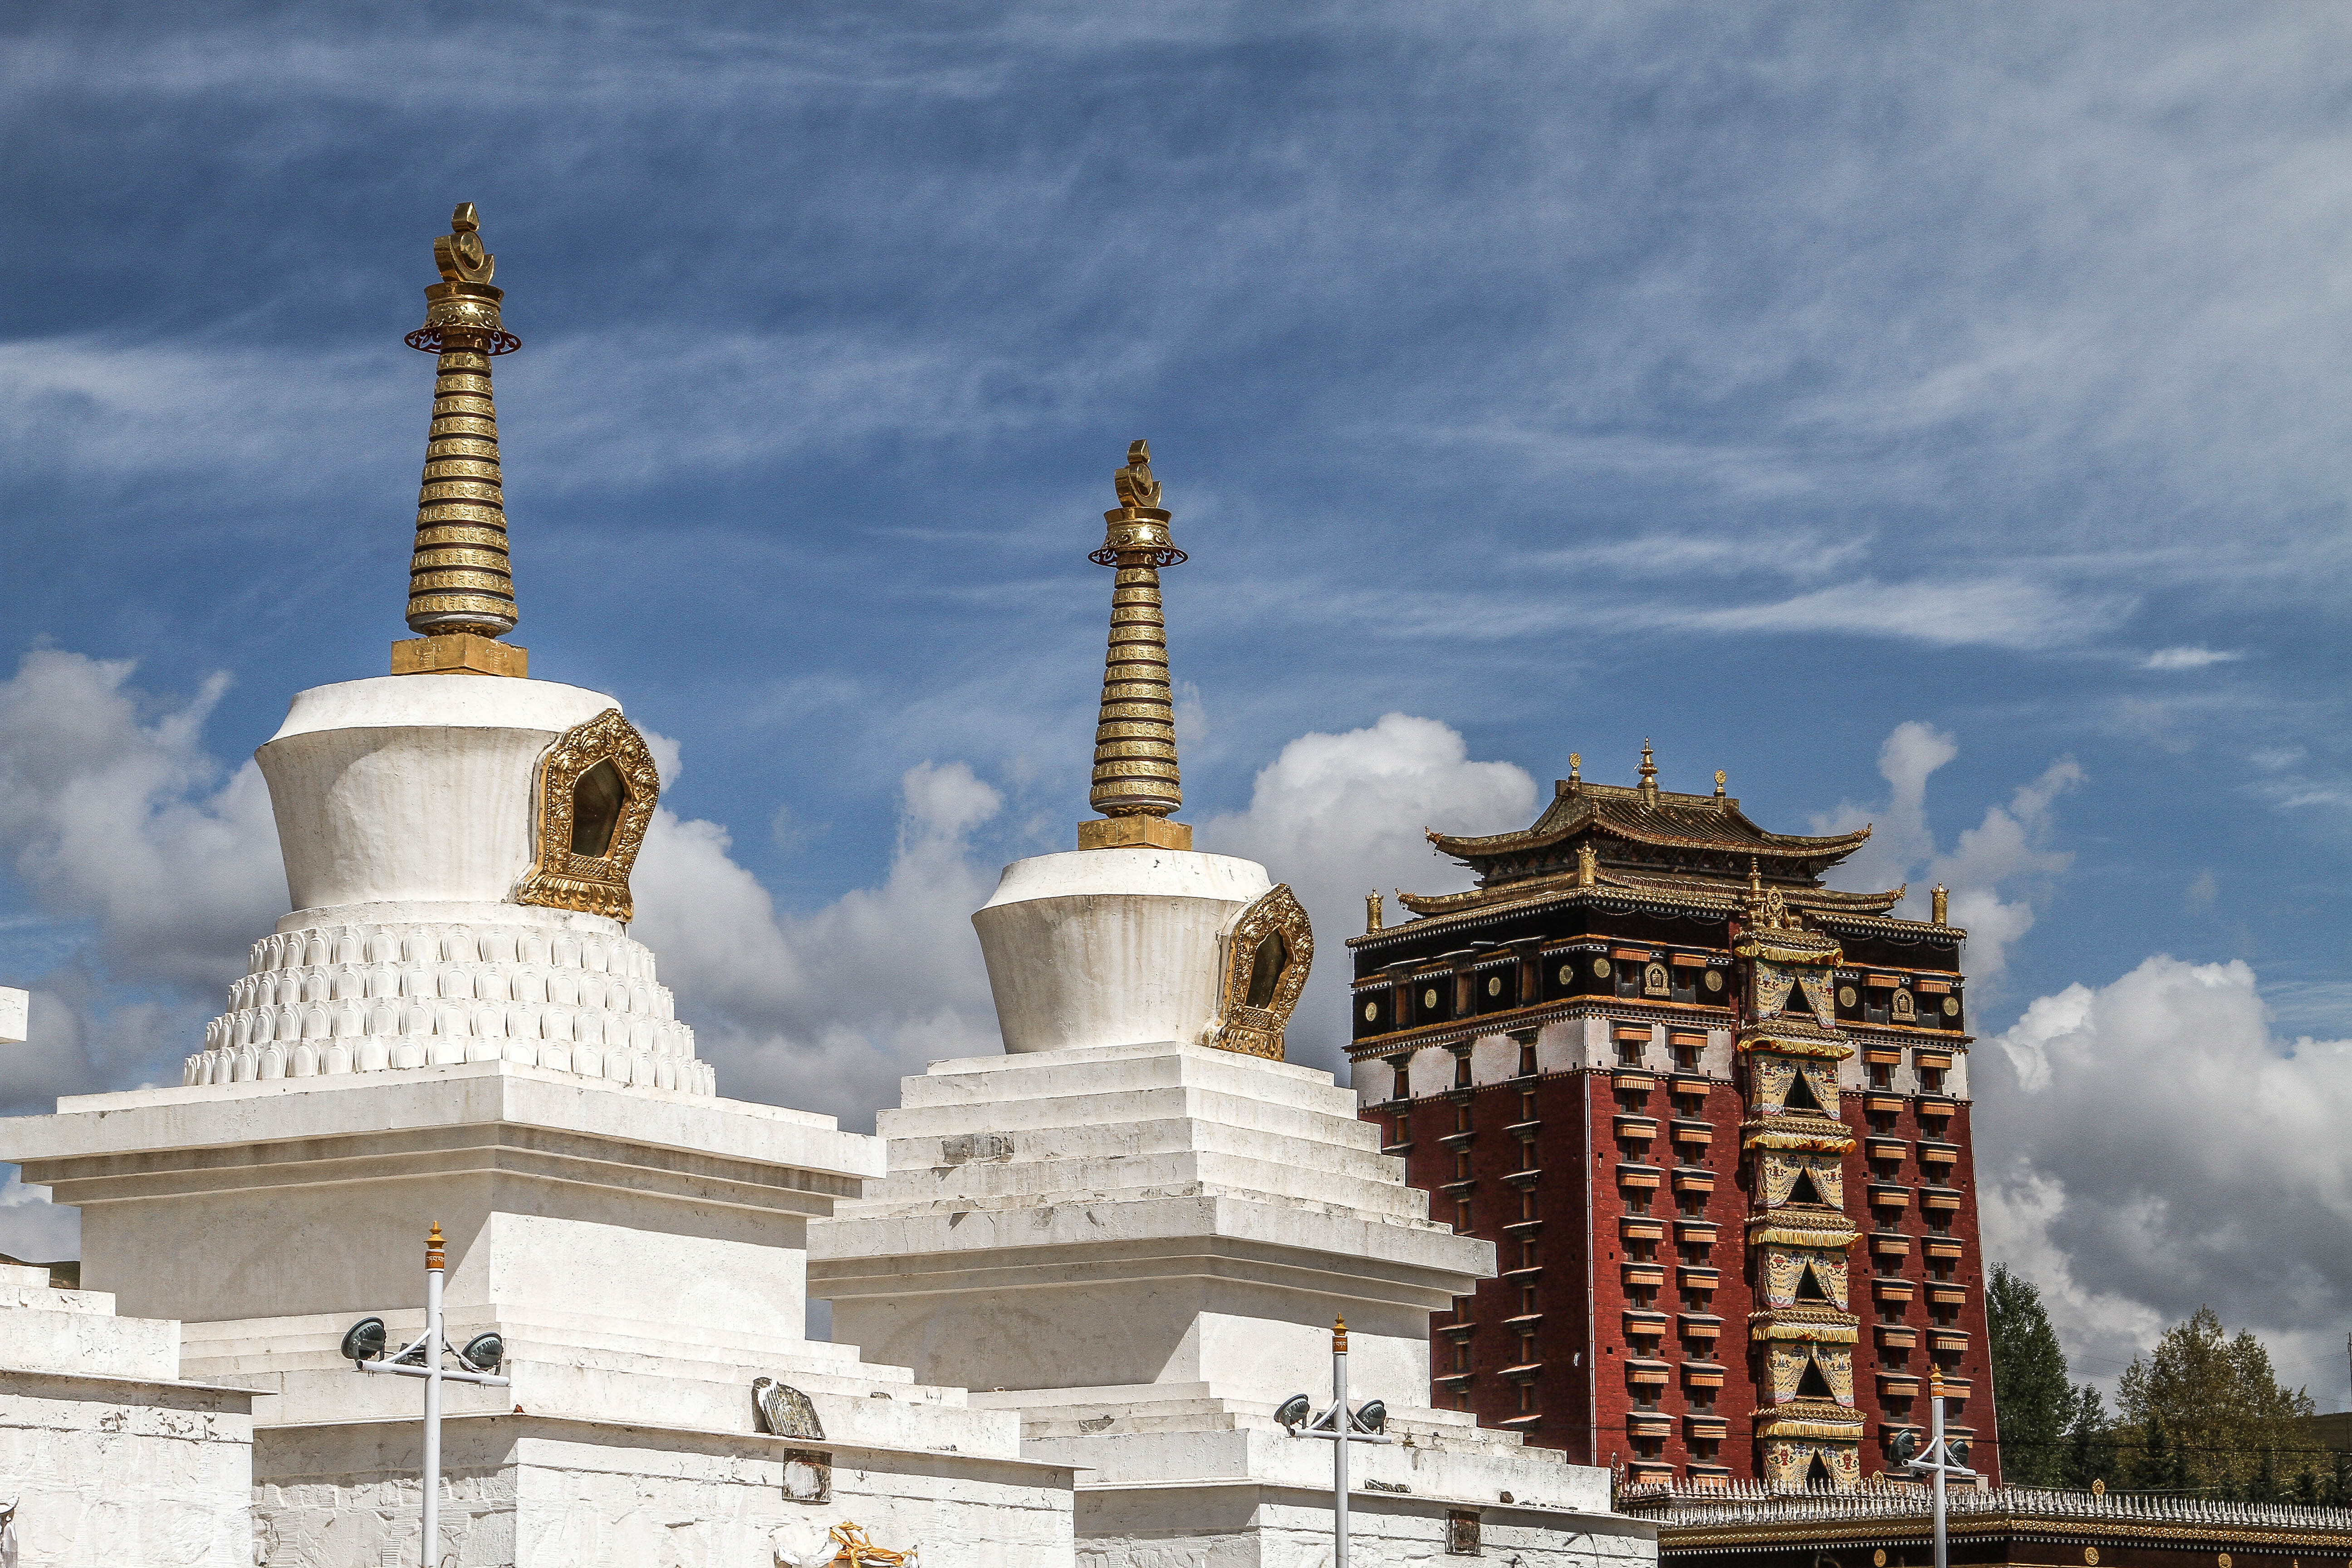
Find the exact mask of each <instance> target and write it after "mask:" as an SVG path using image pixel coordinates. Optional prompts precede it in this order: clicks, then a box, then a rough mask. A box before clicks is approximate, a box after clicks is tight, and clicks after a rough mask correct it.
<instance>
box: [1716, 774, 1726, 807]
mask: <svg viewBox="0 0 2352 1568" xmlns="http://www.w3.org/2000/svg"><path fill="white" fill-rule="evenodd" d="M1724 783H1725V779H1724V773H1723V770H1722V769H1721V768H1717V769H1716V770H1715V797H1716V798H1717V800H1721V799H1722V798H1723V786H1724Z"/></svg>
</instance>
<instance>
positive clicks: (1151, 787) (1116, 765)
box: [1078, 441, 1192, 849]
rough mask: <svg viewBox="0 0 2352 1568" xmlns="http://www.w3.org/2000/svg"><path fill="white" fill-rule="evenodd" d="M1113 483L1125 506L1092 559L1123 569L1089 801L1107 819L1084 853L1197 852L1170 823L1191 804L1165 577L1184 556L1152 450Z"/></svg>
mask: <svg viewBox="0 0 2352 1568" xmlns="http://www.w3.org/2000/svg"><path fill="white" fill-rule="evenodd" d="M1112 482H1113V483H1114V484H1115V485H1116V486H1117V487H1118V501H1119V504H1118V506H1117V507H1115V508H1113V509H1112V510H1109V511H1107V512H1105V513H1103V522H1104V525H1105V531H1104V535H1103V544H1102V548H1101V549H1099V550H1097V551H1095V552H1093V553H1092V554H1090V555H1088V556H1087V559H1088V560H1089V561H1092V562H1094V563H1095V564H1097V565H1098V566H1116V567H1117V568H1118V582H1117V583H1116V584H1114V585H1113V587H1112V589H1111V596H1110V647H1109V650H1108V653H1107V654H1106V655H1105V657H1104V659H1103V689H1102V712H1101V716H1100V718H1099V719H1098V720H1097V722H1096V725H1095V774H1094V787H1093V789H1092V790H1091V791H1089V792H1088V795H1087V804H1089V805H1092V806H1093V807H1094V808H1095V809H1096V810H1097V811H1098V812H1100V813H1102V819H1101V820H1098V821H1094V822H1081V823H1079V824H1078V847H1079V848H1081V849H1116V848H1121V847H1129V846H1141V845H1149V846H1150V847H1154V848H1160V849H1190V848H1192V828H1191V827H1190V826H1186V825H1185V824H1183V823H1181V822H1170V821H1169V820H1167V818H1168V816H1170V814H1171V813H1172V812H1174V811H1175V810H1176V809H1177V808H1178V807H1180V806H1181V805H1183V804H1184V788H1183V782H1182V779H1181V775H1180V774H1179V773H1178V772H1177V767H1176V707H1175V700H1174V698H1173V695H1172V694H1171V691H1170V689H1169V685H1168V633H1167V622H1166V619H1165V617H1164V616H1162V615H1161V613H1160V567H1162V566H1174V565H1177V564H1179V563H1181V562H1182V561H1183V559H1184V552H1182V551H1181V550H1179V549H1177V548H1176V546H1175V545H1174V544H1173V543H1172V542H1170V539H1169V533H1168V522H1169V514H1168V513H1167V512H1166V511H1163V510H1160V481H1159V480H1157V479H1153V478H1152V477H1151V445H1150V442H1148V441H1137V442H1134V443H1132V444H1131V445H1129V447H1128V449H1127V467H1125V468H1121V469H1119V470H1118V473H1117V474H1115V475H1113V476H1112Z"/></svg>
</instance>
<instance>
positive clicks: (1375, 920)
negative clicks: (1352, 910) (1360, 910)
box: [1364, 888, 1381, 931]
mask: <svg viewBox="0 0 2352 1568" xmlns="http://www.w3.org/2000/svg"><path fill="white" fill-rule="evenodd" d="M1364 929H1365V930H1366V931H1378V930H1380V929H1381V890H1380V889H1378V888H1374V889H1372V890H1371V891H1370V892H1369V893H1366V894H1365V895H1364Z"/></svg>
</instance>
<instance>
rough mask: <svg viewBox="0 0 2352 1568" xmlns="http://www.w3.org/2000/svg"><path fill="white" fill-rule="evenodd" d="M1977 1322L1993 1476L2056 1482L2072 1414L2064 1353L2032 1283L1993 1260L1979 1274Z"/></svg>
mask: <svg viewBox="0 0 2352 1568" xmlns="http://www.w3.org/2000/svg"><path fill="white" fill-rule="evenodd" d="M1985 1323H1986V1327H1987V1329H1988V1331H1990V1336H1991V1340H1992V1410H1993V1428H1994V1432H1995V1434H1996V1436H1998V1438H1999V1448H1998V1452H1999V1453H2000V1474H2001V1479H2003V1480H2004V1481H2007V1482H2008V1483H2009V1484H2011V1486H2021V1487H2050V1486H2057V1485H2059V1484H2061V1482H2062V1479H2063V1476H2064V1473H2065V1470H2066V1461H2067V1444H2066V1438H2067V1431H2068V1427H2069V1426H2071V1425H2072V1422H2073V1417H2074V1414H2075V1393H2074V1384H2071V1383H2069V1382H2068V1381H2067V1378H2066V1354H2065V1352H2063V1351H2062V1350H2061V1349H2060V1348H2059V1346H2058V1334H2057V1331H2055V1330H2054V1329H2053V1328H2052V1327H2051V1326H2050V1314H2049V1313H2048V1312H2046V1311H2044V1310H2042V1292H2041V1291H2040V1290H2038V1289H2035V1288H2034V1286H2033V1283H2032V1281H2031V1280H2029V1279H2023V1278H2021V1276H2019V1275H2016V1274H2012V1273H2011V1272H2010V1269H2009V1266H2008V1265H2007V1264H2005V1263H1996V1264H1994V1265H1993V1270H1992V1278H1991V1279H1989V1280H1987V1281H1986V1282H1985Z"/></svg>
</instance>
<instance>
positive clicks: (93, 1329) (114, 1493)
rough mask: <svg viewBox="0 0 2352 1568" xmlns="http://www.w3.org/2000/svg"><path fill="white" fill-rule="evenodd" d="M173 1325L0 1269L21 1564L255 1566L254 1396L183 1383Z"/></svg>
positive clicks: (0, 1377) (9, 1482)
mask: <svg viewBox="0 0 2352 1568" xmlns="http://www.w3.org/2000/svg"><path fill="white" fill-rule="evenodd" d="M179 1328H180V1326H179V1325H178V1324H177V1323H173V1322H169V1321H158V1320H155V1319H142V1318H122V1317H117V1316H116V1315H115V1310H114V1298H113V1297H111V1296H110V1295H109V1294H107V1293H106V1292H105V1291H102V1290H54V1289H50V1288H49V1272H48V1270H47V1268H16V1267H11V1266H0V1499H10V1498H13V1499H14V1500H15V1501H16V1521H15V1523H16V1536H17V1540H18V1542H19V1549H20V1552H21V1558H20V1559H12V1562H21V1568H116V1565H117V1564H121V1563H172V1564H173V1565H175V1568H251V1565H252V1563H253V1562H254V1556H253V1505H252V1488H253V1418H252V1406H253V1395H252V1394H250V1393H248V1392H247V1391H246V1390H245V1389H242V1388H227V1387H216V1386H210V1385H207V1384H204V1383H201V1382H189V1381H186V1380H184V1379H183V1378H182V1377H181V1375H180V1371H181V1369H180V1334H179Z"/></svg>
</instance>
